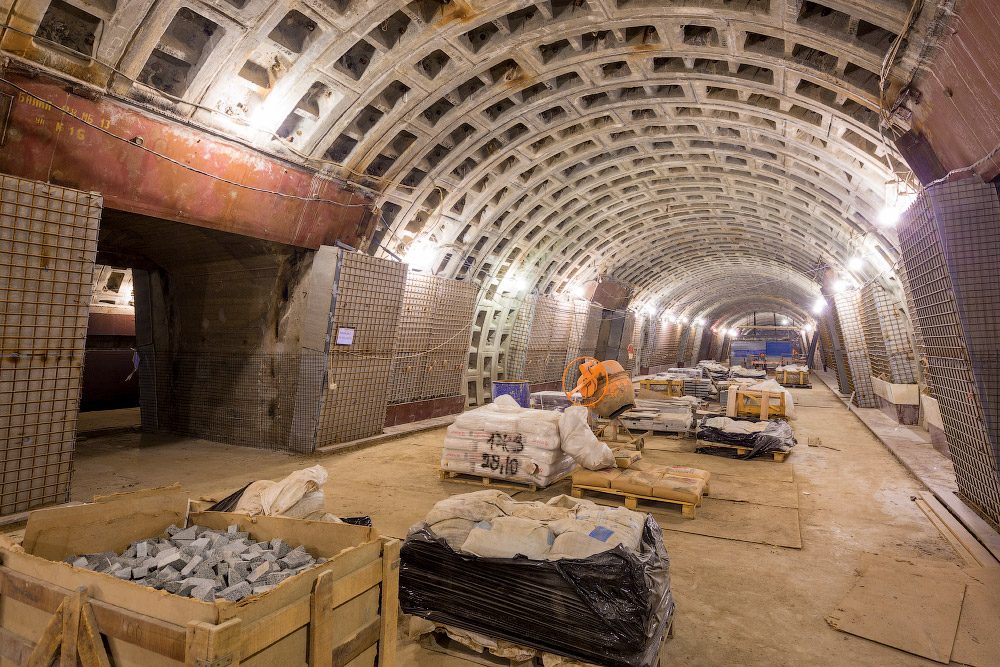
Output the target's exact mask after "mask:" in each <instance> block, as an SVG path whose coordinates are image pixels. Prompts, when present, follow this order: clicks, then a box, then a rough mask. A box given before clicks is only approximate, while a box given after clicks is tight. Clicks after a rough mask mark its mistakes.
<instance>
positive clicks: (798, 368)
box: [774, 364, 809, 373]
mask: <svg viewBox="0 0 1000 667" xmlns="http://www.w3.org/2000/svg"><path fill="white" fill-rule="evenodd" d="M774 370H775V371H787V372H789V373H808V372H809V367H808V366H806V365H805V364H788V365H787V366H778V367H777V368H775V369H774Z"/></svg>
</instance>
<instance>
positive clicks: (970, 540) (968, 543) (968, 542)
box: [920, 491, 998, 567]
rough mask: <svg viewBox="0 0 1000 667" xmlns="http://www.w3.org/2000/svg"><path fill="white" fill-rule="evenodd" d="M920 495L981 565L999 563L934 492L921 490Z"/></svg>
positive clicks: (986, 565)
mask: <svg viewBox="0 0 1000 667" xmlns="http://www.w3.org/2000/svg"><path fill="white" fill-rule="evenodd" d="M920 497H921V498H922V499H923V501H924V502H925V503H927V506H928V507H929V508H930V509H931V510H933V512H934V514H936V515H937V517H938V518H939V519H940V520H941V521H942V523H944V525H945V526H946V527H947V528H948V530H949V531H950V532H951V534H952V535H954V536H955V539H957V540H958V541H959V542H960V543H961V544H962V546H963V547H965V549H966V550H968V551H969V553H970V554H971V555H972V557H973V558H975V559H976V561H977V562H978V563H979V565H980V566H982V567H988V566H996V565H997V564H998V563H997V560H996V559H995V558H994V557H993V554H991V553H990V551H989V549H987V548H986V547H984V546H983V545H982V544H980V543H979V540H977V539H976V537H975V536H974V535H973V534H972V533H970V532H969V531H968V530H966V529H965V526H963V525H962V524H961V523H960V522H959V521H958V519H956V518H955V517H954V516H953V515H952V513H951V512H949V511H948V508H946V507H945V506H944V505H942V504H941V503H940V502H939V501H938V499H937V498H935V497H934V494H933V493H931V492H930V491H921V492H920Z"/></svg>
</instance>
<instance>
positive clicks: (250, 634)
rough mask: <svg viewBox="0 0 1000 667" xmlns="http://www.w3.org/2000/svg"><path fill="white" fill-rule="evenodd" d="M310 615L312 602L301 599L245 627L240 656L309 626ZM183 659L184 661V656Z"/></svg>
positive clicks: (253, 652) (255, 651)
mask: <svg viewBox="0 0 1000 667" xmlns="http://www.w3.org/2000/svg"><path fill="white" fill-rule="evenodd" d="M324 574H329V573H324ZM321 576H322V575H321ZM331 576H332V575H331ZM309 614H310V600H309V599H301V600H299V601H297V602H295V603H292V604H289V605H288V606H286V607H282V608H281V609H278V610H277V611H275V612H272V613H271V614H268V615H267V616H265V617H263V618H260V619H258V620H256V621H254V622H253V623H250V624H248V625H246V626H244V627H243V638H242V639H241V641H240V655H242V656H250V655H253V654H255V653H258V652H260V651H263V650H264V649H265V648H267V647H268V646H270V645H271V644H273V643H275V642H277V641H280V640H281V639H282V638H284V637H286V636H288V635H290V634H291V633H293V632H295V631H296V630H298V629H299V628H301V627H303V626H305V625H308V624H309ZM181 659H182V660H183V656H181Z"/></svg>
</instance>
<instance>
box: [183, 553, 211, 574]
mask: <svg viewBox="0 0 1000 667" xmlns="http://www.w3.org/2000/svg"><path fill="white" fill-rule="evenodd" d="M204 560H205V559H204V558H203V557H201V556H191V560H189V561H188V564H187V565H185V566H184V567H183V568H182V569H181V576H182V577H186V576H188V575H189V574H191V573H192V572H194V570H195V568H196V567H198V565H200V564H201V562H202V561H204Z"/></svg>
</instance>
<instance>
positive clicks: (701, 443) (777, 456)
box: [695, 440, 792, 463]
mask: <svg viewBox="0 0 1000 667" xmlns="http://www.w3.org/2000/svg"><path fill="white" fill-rule="evenodd" d="M701 447H722V448H725V449H735V450H736V453H737V454H738V455H740V456H743V455H744V454H749V453H750V452H752V451H753V447H744V446H743V445H727V444H725V443H722V442H709V441H708V440H697V441H696V442H695V449H696V450H697V449H699V448H701ZM791 453H792V451H791V450H788V451H787V452H782V451H779V450H772V451H770V452H765V453H764V454H761V456H767V455H768V454H771V455H772V456H773V458H774V460H775V461H777V462H778V463H781V462H782V461H784V460H785V458H787V457H788V455H789V454H791Z"/></svg>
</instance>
